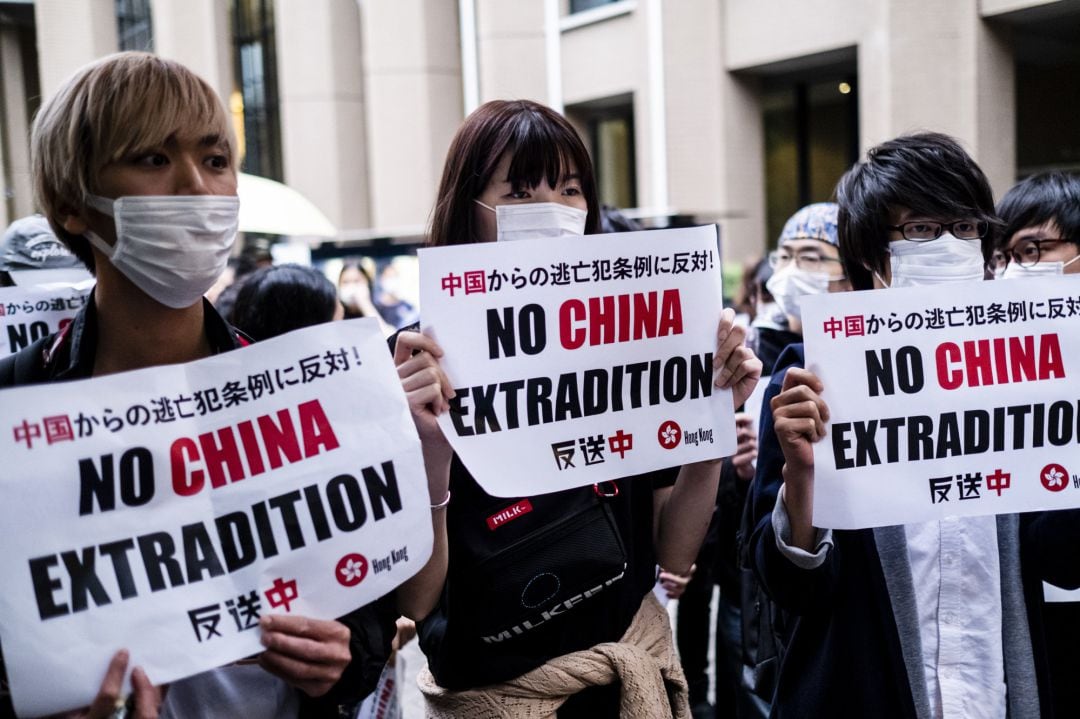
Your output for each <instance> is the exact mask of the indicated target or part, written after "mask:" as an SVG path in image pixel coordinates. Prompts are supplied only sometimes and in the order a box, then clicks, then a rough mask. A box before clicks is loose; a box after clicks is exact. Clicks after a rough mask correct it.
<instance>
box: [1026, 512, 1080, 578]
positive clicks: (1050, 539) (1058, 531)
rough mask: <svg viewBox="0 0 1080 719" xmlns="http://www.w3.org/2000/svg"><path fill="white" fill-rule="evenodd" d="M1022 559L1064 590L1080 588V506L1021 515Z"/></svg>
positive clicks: (1029, 567)
mask: <svg viewBox="0 0 1080 719" xmlns="http://www.w3.org/2000/svg"><path fill="white" fill-rule="evenodd" d="M1020 542H1021V548H1022V552H1023V554H1022V559H1021V561H1022V562H1023V563H1024V565H1025V569H1026V570H1028V571H1030V570H1032V569H1034V571H1035V576H1037V577H1039V578H1040V579H1042V580H1044V581H1047V582H1050V583H1051V584H1053V585H1055V586H1058V587H1061V588H1063V589H1077V588H1080V509H1060V510H1056V511H1052V512H1029V513H1027V514H1022V515H1020Z"/></svg>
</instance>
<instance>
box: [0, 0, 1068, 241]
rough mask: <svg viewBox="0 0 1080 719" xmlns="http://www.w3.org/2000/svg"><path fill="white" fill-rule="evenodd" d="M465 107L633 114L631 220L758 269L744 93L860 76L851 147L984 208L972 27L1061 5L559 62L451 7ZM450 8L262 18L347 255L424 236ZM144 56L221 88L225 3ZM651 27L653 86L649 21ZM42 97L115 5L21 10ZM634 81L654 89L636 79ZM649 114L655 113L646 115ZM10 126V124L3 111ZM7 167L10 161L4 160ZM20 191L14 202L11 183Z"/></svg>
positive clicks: (752, 33) (205, 1)
mask: <svg viewBox="0 0 1080 719" xmlns="http://www.w3.org/2000/svg"><path fill="white" fill-rule="evenodd" d="M469 1H470V2H471V3H472V6H473V7H474V8H475V17H476V26H475V30H476V51H477V80H478V85H479V100H480V101H481V102H482V101H485V100H489V99H493V98H530V99H535V100H539V101H541V102H550V101H551V94H550V88H549V73H551V72H552V71H553V68H554V69H555V70H557V72H558V74H557V75H556V76H555V77H558V78H561V93H560V94H561V100H562V102H563V103H564V104H565V105H566V106H574V105H576V104H579V103H589V102H592V101H596V100H602V99H603V98H608V97H612V96H617V95H631V96H632V97H633V107H634V123H635V143H636V145H635V155H636V162H637V168H636V169H637V178H638V187H637V195H638V204H639V205H640V206H642V207H655V206H656V205H657V204H662V203H664V202H666V203H667V205H669V206H670V207H671V208H673V209H675V210H678V211H680V212H687V213H694V214H696V215H698V216H700V217H701V218H702V219H706V220H715V221H718V222H720V223H721V225H722V228H723V233H724V240H725V254H726V256H727V257H728V258H729V259H736V260H741V259H743V258H744V257H746V256H749V255H751V254H757V253H758V252H760V248H761V247H762V246H763V244H764V242H765V239H766V238H765V237H764V223H765V211H764V168H763V165H764V162H763V157H764V149H763V146H764V138H763V127H762V117H761V109H760V101H759V92H758V88H759V85H760V80H761V78H762V77H763V75H764V74H765V73H768V72H770V71H773V70H775V69H776V68H777V67H779V66H781V65H782V64H783V63H799V62H805V60H806V58H807V57H809V56H820V55H821V54H822V53H825V54H827V53H830V52H834V51H838V50H843V49H845V48H846V49H847V50H846V52H849V53H853V54H854V56H855V57H856V58H857V64H858V83H859V111H860V138H859V140H860V145H861V147H862V148H863V149H864V150H865V149H866V148H868V147H870V146H872V145H873V144H876V143H878V142H880V141H882V140H884V139H887V138H889V137H892V136H895V135H896V134H898V133H901V132H905V131H911V130H915V129H936V130H942V131H945V132H949V133H951V134H954V135H956V136H957V137H959V138H960V139H961V140H962V141H963V142H964V143H965V145H966V146H967V147H968V148H969V149H970V150H971V152H972V153H973V155H974V156H975V157H976V159H977V160H979V161H980V163H981V164H982V165H983V167H984V169H985V170H986V171H987V174H988V175H989V176H990V178H991V181H992V183H993V184H994V187H995V190H996V191H997V192H1001V191H1003V190H1004V188H1005V187H1007V186H1008V185H1009V184H1010V183H1011V181H1012V179H1013V175H1014V173H1015V139H1014V136H1015V124H1014V123H1015V110H1014V105H1015V98H1014V90H1013V82H1014V67H1013V66H1014V63H1013V59H1012V52H1011V47H1010V38H1009V35H1008V32H1009V31H1008V27H1007V25H1005V24H1003V23H1000V22H987V20H986V19H985V18H997V17H998V16H1002V15H1007V14H1009V13H1016V12H1018V11H1024V10H1028V9H1030V8H1040V7H1049V6H1054V5H1061V3H1062V0H1057V1H1056V2H1055V1H1053V0H976V1H975V2H951V1H950V2H943V1H942V0H814V2H807V1H806V0H769V2H761V0H630V1H628V2H622V3H619V4H618V7H617V8H616V11H615V14H614V15H613V16H612V17H607V18H606V19H601V20H598V21H596V22H592V23H589V24H585V25H580V26H577V27H569V26H568V25H574V24H575V23H574V22H573V21H572V20H573V19H572V18H571V19H570V21H569V22H568V20H567V18H566V17H565V15H566V13H567V12H568V3H567V1H566V0H558V6H559V8H560V10H561V12H562V14H563V15H564V18H563V20H562V22H561V23H560V24H561V25H564V26H566V27H563V28H562V29H561V30H559V31H558V32H557V33H556V35H557V37H558V38H559V42H558V44H557V46H558V55H557V57H551V56H550V55H549V53H550V52H551V51H552V49H551V46H549V45H548V44H546V42H545V37H547V36H546V34H545V33H546V31H548V30H549V29H550V28H548V27H547V26H546V24H545V23H546V19H545V7H546V3H545V2H544V1H543V0H469ZM458 5H459V3H458V2H457V1H456V0H317V1H312V0H276V1H275V12H276V17H275V20H276V32H277V53H278V55H277V60H278V73H279V88H278V89H279V96H280V100H281V117H280V120H281V127H282V154H283V160H284V167H285V175H286V181H287V182H288V183H289V184H291V185H293V186H294V187H296V188H297V189H298V190H300V191H301V192H302V193H304V194H305V195H307V196H308V197H309V198H311V199H312V200H313V201H314V202H315V203H316V204H317V205H318V206H319V207H320V208H321V209H322V210H323V211H324V212H325V213H326V214H327V216H328V217H329V218H330V219H331V220H332V221H333V222H334V223H335V225H337V226H338V228H339V229H340V230H341V231H342V233H343V234H344V235H346V236H350V235H353V236H358V235H360V234H363V233H364V232H366V231H368V230H369V229H370V228H381V229H384V230H386V229H392V228H401V227H411V228H416V227H417V226H420V225H423V224H425V223H426V221H427V219H428V216H429V212H430V209H431V204H432V202H433V199H434V193H435V189H436V187H437V185H438V182H439V177H440V175H441V171H442V165H443V161H444V158H445V152H446V149H447V146H448V145H449V141H450V138H451V137H452V135H453V133H454V131H455V130H456V129H457V127H458V126H459V124H460V122H461V119H462V115H463V109H464V106H463V99H462V76H461V73H462V70H461V46H460V34H459V24H458V23H459V19H458ZM152 9H153V14H154V43H155V48H156V51H157V52H159V53H161V54H162V55H165V56H168V57H173V58H175V59H178V60H180V61H181V62H184V63H185V64H187V65H189V66H190V67H192V68H193V69H194V70H196V72H199V73H200V74H201V75H203V76H204V77H206V78H207V79H208V80H209V81H210V82H211V83H212V84H213V85H214V86H215V87H216V88H217V89H218V90H219V92H221V93H222V94H223V95H224V96H227V95H228V94H229V93H230V92H231V91H232V89H233V83H234V80H233V67H232V46H231V34H230V29H229V18H228V10H227V3H225V2H223V1H222V0H152ZM656 9H659V10H660V15H659V17H660V19H661V25H662V30H661V32H660V33H659V35H658V36H659V40H660V43H661V44H662V48H663V52H662V62H661V65H662V67H661V70H660V73H659V74H657V73H656V72H655V68H654V67H653V66H652V65H651V64H650V47H652V46H654V45H652V44H651V43H653V44H655V42H656V38H657V34H656V33H652V34H650V27H651V26H650V24H649V22H648V18H649V17H650V13H654V12H655V11H656ZM35 13H36V19H37V27H38V47H39V63H40V75H41V87H42V92H43V94H45V95H48V94H50V93H51V92H53V91H54V90H55V89H56V87H57V86H58V85H59V83H60V82H62V81H63V79H64V78H66V77H67V76H69V75H70V73H71V72H73V71H74V70H75V69H76V68H78V67H79V66H81V65H83V64H85V63H86V62H89V61H91V60H93V59H95V58H98V57H101V56H102V55H105V54H108V53H109V52H113V51H115V49H116V42H117V41H116V17H115V6H114V3H113V0H35ZM12 47H13V46H12V43H11V40H10V39H5V38H4V37H2V36H0V60H2V63H3V66H2V70H0V71H2V72H3V79H4V85H3V87H4V92H5V96H6V98H7V100H8V101H7V102H6V103H5V107H6V116H5V117H4V118H2V120H3V122H4V123H5V132H6V133H7V136H8V137H9V143H8V144H9V146H8V147H2V148H0V153H2V161H3V162H4V163H5V167H7V168H10V169H11V170H13V171H14V173H13V177H14V178H15V181H14V182H13V183H12V184H13V186H14V191H15V193H16V197H17V201H16V208H17V211H18V212H23V211H24V210H25V209H26V205H25V204H22V203H24V197H25V195H26V191H25V185H26V182H27V179H26V173H25V169H24V168H25V166H26V161H25V145H24V144H23V143H20V142H15V141H13V140H11V139H10V138H16V139H17V138H20V137H23V136H24V135H25V132H26V130H25V126H26V123H27V118H25V117H20V115H19V111H18V108H19V107H21V106H23V105H24V104H20V103H17V102H12V101H11V97H12V94H13V93H14V95H19V94H20V93H22V94H25V90H24V89H22V88H21V84H20V83H21V79H20V78H19V73H18V72H16V69H15V65H16V64H17V63H18V60H17V58H16V57H15V55H14V54H13V50H12ZM651 70H652V72H651ZM660 97H662V98H663V107H662V111H660V112H659V113H658V112H657V108H656V104H657V102H656V101H657V99H658V98H660ZM13 108H14V109H13ZM23 114H25V113H23ZM20 153H21V154H20ZM19 183H22V184H19Z"/></svg>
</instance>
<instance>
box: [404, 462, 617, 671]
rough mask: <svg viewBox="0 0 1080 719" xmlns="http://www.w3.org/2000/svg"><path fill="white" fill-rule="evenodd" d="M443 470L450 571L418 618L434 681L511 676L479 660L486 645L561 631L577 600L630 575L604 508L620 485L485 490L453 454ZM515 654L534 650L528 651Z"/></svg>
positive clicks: (524, 642) (541, 639) (522, 642)
mask: <svg viewBox="0 0 1080 719" xmlns="http://www.w3.org/2000/svg"><path fill="white" fill-rule="evenodd" d="M451 476H452V477H455V479H456V481H452V482H451V485H452V492H453V496H454V502H453V505H451V507H452V508H454V509H455V511H453V512H451V513H450V514H449V516H448V517H447V532H448V535H449V537H450V562H449V571H448V574H447V578H446V584H445V586H444V587H443V595H442V601H441V602H440V605H439V607H437V608H436V609H435V611H434V612H433V613H432V615H431V616H429V618H428V619H427V620H425V622H423V624H422V625H421V627H420V635H421V636H420V638H421V644H422V645H427V646H425V653H427V654H428V660H429V665H430V668H431V672H432V674H433V675H434V676H435V679H436V681H438V683H439V684H440V685H441V686H445V687H448V688H458V687H461V686H468V685H475V684H476V682H477V677H485V681H484V683H492V682H496V681H502V680H503V679H507V678H509V677H511V676H516V675H517V673H520V672H516V671H514V670H512V669H511V668H510V667H507V666H501V665H498V664H497V663H496V664H494V665H492V666H482V664H483V662H482V658H481V656H482V654H484V651H483V650H484V648H485V647H492V648H493V650H494V651H492V653H491V654H490V655H489V656H497V655H498V653H499V652H498V649H497V645H501V644H503V643H507V644H518V645H519V646H530V647H535V644H534V642H536V643H539V644H541V645H543V644H545V643H546V640H545V637H546V636H548V633H549V632H562V631H565V628H566V627H567V626H568V624H567V623H568V622H572V621H573V617H574V616H575V614H576V613H575V607H576V605H577V604H578V603H580V602H583V601H586V600H587V599H589V598H590V597H591V596H592V595H593V594H596V593H598V592H602V591H604V590H606V589H607V588H608V587H609V586H611V585H612V584H616V583H621V584H624V583H626V582H629V581H631V580H630V578H629V576H628V575H627V572H628V566H627V562H628V560H627V553H626V548H625V545H624V543H623V540H622V537H621V536H620V534H619V529H618V525H617V524H616V522H615V517H614V515H613V513H612V510H611V506H610V505H611V502H612V501H613V500H614V499H615V497H616V496H617V495H618V491H619V485H618V483H616V482H605V483H603V484H600V485H592V486H588V487H580V488H577V489H570V490H565V491H561V492H554V493H551V494H543V495H537V496H534V497H516V498H505V497H492V496H491V495H488V494H486V493H485V492H484V491H483V489H481V488H480V486H479V485H478V484H476V482H475V481H474V480H473V479H472V478H471V477H470V476H468V474H467V472H466V470H465V468H464V467H463V466H461V465H460V462H459V460H458V458H457V457H456V456H455V457H454V468H453V470H452V471H451ZM432 636H437V640H436V644H435V646H431V645H430V644H429V642H430V640H431V639H430V638H431V637H432ZM429 649H431V650H434V651H429ZM511 653H515V652H511ZM521 653H522V654H527V655H534V651H533V650H531V649H530V650H525V651H523V652H521ZM478 654H480V655H481V656H478ZM462 657H469V660H468V661H467V662H463V661H462ZM542 661H543V658H540V659H539V661H537V665H539V664H540V663H542ZM466 664H467V665H468V666H464V665H466ZM504 675H505V676H504Z"/></svg>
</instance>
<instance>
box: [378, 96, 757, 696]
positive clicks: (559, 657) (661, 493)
mask: <svg viewBox="0 0 1080 719" xmlns="http://www.w3.org/2000/svg"><path fill="white" fill-rule="evenodd" d="M599 230H600V207H599V202H598V199H597V192H596V184H595V182H594V179H593V172H592V165H591V163H590V162H589V157H588V153H587V151H586V150H585V146H584V145H583V144H582V142H581V139H580V138H579V137H578V135H577V133H576V132H575V131H574V129H573V128H572V127H571V126H570V124H569V123H568V122H567V121H566V119H565V118H563V117H562V116H561V115H559V114H558V113H556V112H554V111H552V110H551V109H549V108H547V107H544V106H542V105H538V104H536V103H533V102H528V101H513V102H503V101H496V102H489V103H487V104H485V105H483V106H482V107H480V108H479V109H478V110H476V111H475V112H474V113H473V114H472V115H470V116H469V117H468V118H466V120H465V123H464V124H463V125H462V127H461V128H460V129H459V131H458V133H457V135H456V137H455V138H454V140H453V142H452V143H451V146H450V150H449V153H448V156H447V161H446V167H445V170H444V173H443V177H442V182H441V184H440V187H439V192H438V198H437V201H436V205H435V209H434V213H433V219H432V227H431V233H430V238H429V240H430V244H432V245H436V246H438V245H451V244H464V243H471V242H491V241H495V240H496V239H513V238H515V237H537V236H551V237H556V236H559V235H581V234H593V233H597V232H599ZM733 318H734V313H733V312H731V311H730V310H727V311H725V312H724V314H723V316H722V317H720V318H719V328H718V332H717V346H718V347H717V351H716V354H715V356H716V362H715V364H714V368H715V370H716V385H717V386H718V387H722V388H731V389H732V390H733V393H734V395H735V405H736V406H738V405H740V404H742V402H743V400H744V399H745V398H746V397H747V396H748V395H749V394H750V392H751V390H752V389H753V387H754V385H755V384H756V382H757V379H758V377H759V375H760V372H761V363H760V362H758V360H757V359H756V358H755V357H754V355H753V353H752V352H750V351H749V350H748V349H746V348H745V347H744V346H743V339H744V332H743V330H742V329H741V328H737V327H734V325H733V323H732V320H733ZM395 339H396V346H395V352H394V358H395V362H396V364H397V365H398V371H399V374H400V375H401V377H402V380H403V384H404V386H405V388H406V391H408V390H409V388H410V385H411V383H412V382H414V381H416V382H417V383H419V381H420V379H421V378H423V377H430V376H431V373H438V375H439V377H440V381H439V383H437V384H433V383H431V382H429V383H428V384H427V385H426V388H425V391H427V392H429V393H431V394H430V401H429V404H428V405H427V406H426V407H425V408H424V409H423V410H420V411H418V410H416V409H415V408H417V407H418V406H420V402H419V401H417V399H416V398H411V400H412V401H410V406H412V407H414V412H416V413H417V414H416V420H417V426H418V428H419V429H420V435H421V440H422V442H423V446H424V453H425V461H426V462H427V466H428V470H429V474H431V475H432V476H434V475H436V474H441V476H443V477H445V479H446V491H445V492H440V493H436V486H435V485H434V484H431V485H429V486H430V487H431V491H432V492H433V494H432V510H433V523H434V527H435V536H436V548H435V552H434V553H433V556H432V560H431V562H430V563H429V565H428V567H427V568H425V571H424V572H423V573H422V574H421V575H420V576H419V577H418V578H417V579H416V580H414V581H416V582H418V583H423V585H424V586H423V587H422V588H419V589H418V588H417V587H415V586H414V587H413V589H414V590H416V591H412V592H411V593H410V596H411V597H413V598H414V599H415V601H414V602H412V603H411V604H410V606H407V607H405V611H406V614H407V615H408V616H410V617H412V618H414V619H416V620H418V621H419V632H420V643H421V646H422V648H423V650H424V652H425V654H427V657H428V660H429V667H430V673H428V672H427V671H425V672H422V674H421V677H420V684H421V689H422V690H423V691H424V693H425V696H426V698H427V702H428V712H429V716H438V717H450V716H471V717H472V716H492V717H494V716H521V715H528V716H550V715H554V714H556V713H557V716H559V717H570V716H588V717H608V716H619V715H620V714H621V715H623V716H642V717H645V716H648V717H658V716H668V715H674V716H684V715H686V713H687V709H686V684H685V680H684V679H683V677H682V672H681V669H680V668H679V666H678V660H677V659H676V658H675V654H674V650H673V648H672V642H671V629H670V625H669V623H668V618H667V614H666V613H665V612H664V611H663V609H662V608H660V606H659V604H658V602H656V600H655V598H654V597H653V595H652V592H651V590H652V587H653V585H654V583H655V579H656V575H655V571H656V566H657V565H658V564H659V565H661V566H663V567H665V568H666V569H667V570H669V571H672V572H675V573H678V574H686V573H687V572H688V571H689V569H690V566H691V563H692V562H693V561H694V558H695V556H696V553H697V550H698V547H699V545H700V543H701V540H702V537H703V536H704V533H705V529H706V527H707V526H708V523H709V518H710V516H711V514H712V507H713V503H714V500H715V497H716V486H717V481H718V477H719V468H720V464H719V460H716V461H708V462H699V463H696V464H692V465H687V466H685V467H681V468H678V467H676V468H672V469H670V470H665V471H658V472H651V473H649V474H647V475H643V476H639V477H633V478H625V479H619V480H615V481H612V482H607V483H603V484H601V485H596V486H589V487H583V488H579V489H572V490H567V491H562V492H555V493H551V494H546V495H540V496H534V497H527V498H526V497H521V498H511V499H507V498H498V497H493V496H490V495H488V494H487V493H485V492H484V490H483V489H481V488H480V486H479V485H478V484H477V483H476V481H475V480H474V479H473V478H472V476H471V475H470V474H469V472H468V470H467V469H466V468H465V467H464V465H462V463H461V462H460V461H459V460H458V458H457V457H456V456H455V455H454V454H453V451H452V450H451V448H450V446H449V444H448V443H447V441H446V439H445V438H444V437H443V435H442V433H441V431H440V430H439V427H438V425H437V424H436V422H435V415H436V414H437V413H439V412H441V411H443V410H445V409H447V408H448V406H449V405H448V400H449V399H450V398H452V397H453V394H454V392H453V389H452V388H450V387H449V385H448V384H446V380H445V375H443V374H442V371H441V369H440V368H439V365H438V358H439V356H441V354H442V351H441V349H440V348H439V347H438V346H437V345H436V344H435V343H434V342H433V341H432V340H431V339H430V338H428V337H426V336H424V335H421V334H419V333H417V332H411V331H403V332H401V333H399V334H398V335H397V336H396V338H395ZM439 390H441V391H439ZM508 469H510V470H511V471H512V468H511V467H508ZM440 489H441V488H440ZM451 495H452V497H453V501H451ZM526 505H527V506H528V508H529V509H528V511H527V512H522V513H521V514H519V515H518V516H517V518H516V519H514V521H513V522H511V523H508V524H507V525H506V526H504V527H500V528H499V529H498V531H494V530H491V529H489V525H488V524H487V523H486V519H487V518H489V517H491V516H495V515H497V514H498V513H499V512H500V511H504V510H506V509H507V508H512V507H515V506H517V507H524V506H526ZM534 595H536V596H534ZM533 600H535V601H533Z"/></svg>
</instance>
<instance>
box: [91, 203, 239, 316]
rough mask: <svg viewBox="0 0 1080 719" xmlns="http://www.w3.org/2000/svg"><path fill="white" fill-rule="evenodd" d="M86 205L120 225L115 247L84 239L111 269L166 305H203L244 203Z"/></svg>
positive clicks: (222, 267) (95, 238)
mask: <svg viewBox="0 0 1080 719" xmlns="http://www.w3.org/2000/svg"><path fill="white" fill-rule="evenodd" d="M88 200H89V202H88V204H89V205H90V206H91V207H93V208H94V209H95V210H97V211H98V212H101V213H103V214H106V215H109V216H110V217H112V218H113V221H114V222H115V224H116V244H114V245H112V246H110V245H109V244H108V243H107V242H105V240H103V239H102V238H101V237H99V236H98V235H96V234H95V233H93V232H89V231H88V232H86V233H85V234H86V238H87V239H88V240H89V241H90V244H92V245H93V246H94V247H95V248H97V249H98V250H99V251H100V252H101V253H102V254H103V255H105V256H106V257H108V258H109V261H110V262H111V263H112V265H113V267H115V268H116V269H117V270H119V271H120V272H121V273H122V274H123V275H124V276H125V277H127V278H128V279H129V280H131V282H132V283H133V284H134V285H135V286H136V287H138V288H139V289H140V290H142V291H143V292H145V293H146V294H147V295H149V296H150V297H152V298H154V299H155V300H157V301H158V302H160V303H161V304H163V305H165V306H166V307H172V308H174V309H181V308H184V307H190V306H191V305H193V304H195V303H196V302H198V301H199V298H200V297H202V296H203V295H204V294H205V293H206V291H207V290H208V289H210V287H211V286H212V285H213V284H214V282H216V281H217V278H218V277H220V276H221V273H222V272H224V271H225V266H226V264H227V263H228V261H229V253H230V252H231V251H232V246H233V242H234V241H235V240H236V230H237V227H238V226H239V212H240V200H239V198H237V197H235V196H229V195H165V196H159V195H130V196H126V197H120V198H118V199H116V200H110V199H109V198H107V197H98V196H96V195H90V197H89V198H88Z"/></svg>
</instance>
